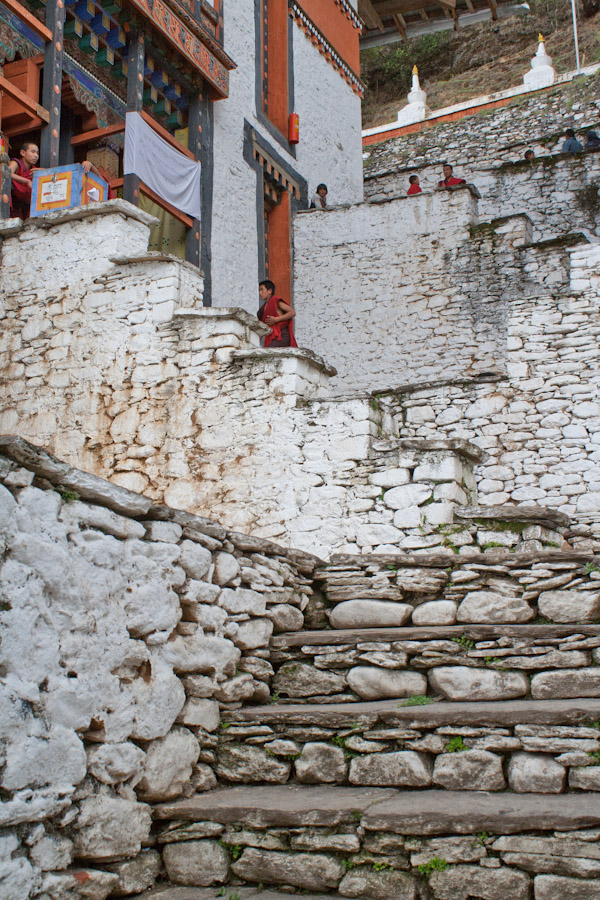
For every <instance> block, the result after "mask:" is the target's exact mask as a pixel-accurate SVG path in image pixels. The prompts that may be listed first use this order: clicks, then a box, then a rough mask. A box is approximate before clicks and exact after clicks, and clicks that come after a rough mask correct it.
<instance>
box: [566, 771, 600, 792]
mask: <svg viewBox="0 0 600 900" xmlns="http://www.w3.org/2000/svg"><path fill="white" fill-rule="evenodd" d="M569 787H572V788H576V789H578V790H580V791H600V766H585V767H581V768H577V769H571V770H570V772H569Z"/></svg>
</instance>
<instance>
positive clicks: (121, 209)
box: [7, 198, 158, 228]
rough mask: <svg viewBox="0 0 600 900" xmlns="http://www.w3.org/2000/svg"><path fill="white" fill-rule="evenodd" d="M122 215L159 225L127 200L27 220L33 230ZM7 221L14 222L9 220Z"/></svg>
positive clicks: (54, 211)
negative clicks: (99, 217) (116, 214)
mask: <svg viewBox="0 0 600 900" xmlns="http://www.w3.org/2000/svg"><path fill="white" fill-rule="evenodd" d="M115 213H120V214H121V215H123V216H125V218H127V219H135V220H136V221H138V222H141V223H142V224H143V225H148V227H150V228H151V227H152V226H153V225H158V219H157V218H156V217H155V216H153V215H151V214H150V213H147V212H144V211H143V210H142V209H138V207H137V206H134V205H133V204H132V203H128V202H127V200H120V199H119V198H117V199H115V200H105V201H104V203H88V204H87V205H86V206H73V207H71V208H70V209H55V210H52V211H51V212H47V213H44V215H43V216H36V217H35V218H33V219H27V223H26V224H27V227H28V228H31V227H34V228H54V227H55V225H64V224H65V223H67V222H78V221H81V219H93V218H95V217H96V216H114V215H115ZM7 221H9V222H10V221H14V220H10V219H8V220H7Z"/></svg>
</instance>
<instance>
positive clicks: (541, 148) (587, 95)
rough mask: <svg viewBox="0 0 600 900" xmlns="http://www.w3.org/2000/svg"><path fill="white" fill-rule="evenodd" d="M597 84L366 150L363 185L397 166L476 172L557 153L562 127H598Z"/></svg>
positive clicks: (576, 85) (559, 90) (584, 83)
mask: <svg viewBox="0 0 600 900" xmlns="http://www.w3.org/2000/svg"><path fill="white" fill-rule="evenodd" d="M599 82H600V75H599V74H598V73H596V74H595V75H592V76H590V77H587V78H581V79H579V78H578V79H576V80H575V81H573V82H571V83H569V84H568V85H561V86H557V87H555V88H551V89H550V90H547V91H539V92H536V93H534V94H530V95H528V96H527V97H521V98H518V99H516V100H514V101H513V102H511V103H510V104H509V105H508V106H504V107H502V108H500V109H492V110H484V111H482V112H480V113H478V114H476V115H474V116H465V117H464V118H462V119H459V120H457V121H454V122H442V123H440V124H437V125H433V126H432V127H430V128H425V129H423V130H422V131H418V132H415V133H413V134H406V135H402V136H401V137H396V138H391V139H389V140H387V141H382V142H381V143H380V144H376V145H373V146H371V147H367V148H366V151H367V152H368V153H369V157H368V159H367V160H366V162H365V177H366V183H367V184H368V183H369V181H370V180H371V179H372V178H377V177H379V176H380V175H384V174H386V173H387V172H388V171H390V170H392V169H394V168H395V167H396V166H398V165H399V164H401V165H402V166H411V167H413V168H421V167H423V166H427V165H437V166H438V167H441V164H442V162H445V161H446V160H448V161H449V162H451V163H453V164H454V165H456V166H457V168H458V167H465V168H466V169H468V170H469V171H476V170H477V169H478V168H479V166H480V165H481V164H482V163H483V164H487V165H490V164H495V165H499V164H501V163H505V162H513V161H515V160H517V159H521V158H522V157H523V154H524V152H525V150H526V148H528V147H531V148H532V149H533V150H534V151H535V154H536V156H539V155H540V154H547V153H548V152H552V151H553V150H555V149H559V148H560V145H561V144H562V140H563V138H562V134H563V133H564V129H565V128H570V127H572V128H574V129H576V130H577V129H582V130H585V129H588V128H593V127H597V126H598V123H599V122H600V100H598V83H599ZM440 177H441V176H440Z"/></svg>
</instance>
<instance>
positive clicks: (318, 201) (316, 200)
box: [309, 184, 327, 209]
mask: <svg viewBox="0 0 600 900" xmlns="http://www.w3.org/2000/svg"><path fill="white" fill-rule="evenodd" d="M309 209H327V185H326V184H319V185H317V190H316V191H315V195H314V197H313V198H312V200H311V201H310V206H309Z"/></svg>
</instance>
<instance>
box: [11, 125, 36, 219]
mask: <svg viewBox="0 0 600 900" xmlns="http://www.w3.org/2000/svg"><path fill="white" fill-rule="evenodd" d="M39 158H40V151H39V147H38V145H37V144H34V143H32V142H31V141H25V143H24V144H21V147H20V149H19V158H18V159H17V158H14V159H11V161H10V164H9V167H10V174H11V177H12V188H11V194H10V214H11V216H13V217H15V218H17V217H18V218H19V219H28V218H29V207H30V205H31V183H32V181H33V173H34V171H35V168H36V164H37V161H38V159H39Z"/></svg>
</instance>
